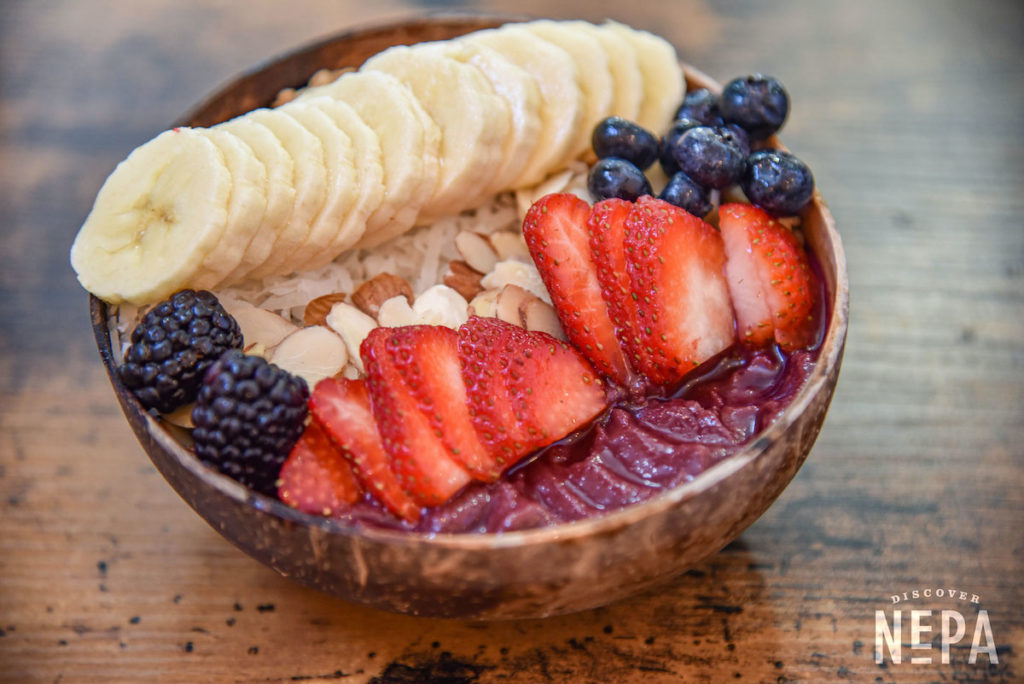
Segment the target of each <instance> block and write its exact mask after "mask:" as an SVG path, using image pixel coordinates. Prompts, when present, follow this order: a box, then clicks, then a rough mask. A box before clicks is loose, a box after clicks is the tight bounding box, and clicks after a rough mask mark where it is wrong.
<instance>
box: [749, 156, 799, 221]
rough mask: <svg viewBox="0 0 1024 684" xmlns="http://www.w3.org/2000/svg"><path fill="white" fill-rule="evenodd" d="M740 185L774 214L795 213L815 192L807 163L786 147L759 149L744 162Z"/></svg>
mask: <svg viewBox="0 0 1024 684" xmlns="http://www.w3.org/2000/svg"><path fill="white" fill-rule="evenodd" d="M740 186H741V187H742V188H743V193H744V194H745V195H746V196H747V198H748V199H749V200H750V201H751V202H753V203H754V204H756V205H757V206H759V207H761V208H762V209H764V210H765V211H767V212H768V213H770V214H774V215H776V216H793V215H795V214H799V213H800V211H801V210H802V209H803V208H804V207H805V206H807V203H808V202H809V201H810V200H811V195H813V194H814V176H812V175H811V170H810V169H809V168H807V164H804V163H803V162H802V161H800V160H799V159H797V158H796V157H795V156H793V155H792V154H790V153H788V152H783V151H782V150H771V149H767V150H758V151H757V152H754V153H753V154H751V155H750V156H749V157H747V161H746V163H745V165H744V169H743V176H742V178H741V179H740Z"/></svg>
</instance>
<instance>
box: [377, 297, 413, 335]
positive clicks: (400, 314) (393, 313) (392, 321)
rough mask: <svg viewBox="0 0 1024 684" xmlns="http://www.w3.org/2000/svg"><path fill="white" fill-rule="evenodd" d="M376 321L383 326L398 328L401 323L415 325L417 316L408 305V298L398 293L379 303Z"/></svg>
mask: <svg viewBox="0 0 1024 684" xmlns="http://www.w3.org/2000/svg"><path fill="white" fill-rule="evenodd" d="M377 322H378V323H379V324H380V325H382V326H383V327H385V328H400V327H402V326H403V325H416V324H417V323H419V317H418V316H417V315H416V312H415V311H413V310H412V307H411V306H409V300H408V299H406V298H405V297H403V296H402V295H398V296H397V297H392V298H391V299H388V300H386V301H385V302H384V303H383V304H381V305H380V312H379V313H378V314H377Z"/></svg>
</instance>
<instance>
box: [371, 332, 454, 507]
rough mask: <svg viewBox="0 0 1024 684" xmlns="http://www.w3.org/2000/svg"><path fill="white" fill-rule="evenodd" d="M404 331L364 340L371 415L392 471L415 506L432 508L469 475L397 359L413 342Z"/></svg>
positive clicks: (405, 368)
mask: <svg viewBox="0 0 1024 684" xmlns="http://www.w3.org/2000/svg"><path fill="white" fill-rule="evenodd" d="M404 330H405V328H376V329H374V330H372V331H371V332H370V334H369V335H368V336H367V337H366V339H365V340H363V344H362V345H361V347H360V355H361V356H362V358H363V366H364V367H365V368H366V385H367V389H368V390H369V393H370V404H371V406H372V407H373V417H374V420H376V421H377V429H378V430H379V431H380V436H381V440H382V442H383V444H384V450H385V451H386V452H387V454H388V458H389V460H390V463H391V469H392V472H394V473H395V475H396V477H397V478H398V482H399V484H400V485H401V486H402V488H403V489H404V490H405V491H406V492H407V493H408V494H409V496H411V497H412V498H413V500H415V501H416V502H417V503H419V504H421V505H424V506H434V505H437V504H439V503H443V502H445V501H447V500H448V499H450V498H451V497H452V495H454V494H455V493H456V492H457V491H459V490H460V489H462V488H463V487H464V486H466V484H468V483H469V480H470V476H469V473H468V472H466V470H465V469H464V468H463V467H462V466H461V465H459V463H458V462H457V461H456V460H455V459H454V458H453V457H452V454H451V452H450V451H449V450H448V447H447V446H446V445H445V443H444V442H443V441H442V440H441V436H440V431H439V430H438V429H437V427H435V424H436V422H437V421H435V420H433V418H434V416H431V417H429V418H428V416H427V414H426V413H425V412H424V411H423V410H422V408H421V404H420V399H419V397H418V396H417V395H416V394H414V393H413V391H412V388H411V387H410V385H409V382H408V380H407V376H408V365H407V364H402V365H401V366H400V365H399V364H398V363H396V358H397V357H399V356H400V355H401V354H403V353H406V352H407V351H408V350H407V349H406V347H407V346H408V345H409V343H408V342H407V340H406V337H405V334H404Z"/></svg>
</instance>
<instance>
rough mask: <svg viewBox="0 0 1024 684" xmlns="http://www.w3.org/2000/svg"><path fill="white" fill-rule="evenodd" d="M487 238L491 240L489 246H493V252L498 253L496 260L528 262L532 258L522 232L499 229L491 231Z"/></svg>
mask: <svg viewBox="0 0 1024 684" xmlns="http://www.w3.org/2000/svg"><path fill="white" fill-rule="evenodd" d="M488 239H489V240H490V241H491V247H493V248H494V252H495V254H497V255H498V261H507V260H509V259H515V260H517V261H524V262H530V261H532V260H533V259H532V258H531V257H530V249H529V248H528V247H527V246H526V240H525V239H524V238H523V234H522V233H513V232H512V231H510V230H500V231H498V232H497V233H492V234H491V235H490V237H489V238H488Z"/></svg>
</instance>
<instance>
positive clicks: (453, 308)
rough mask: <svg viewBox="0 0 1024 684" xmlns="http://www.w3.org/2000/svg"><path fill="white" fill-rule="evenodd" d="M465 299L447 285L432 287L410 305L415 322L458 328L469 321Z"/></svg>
mask: <svg viewBox="0 0 1024 684" xmlns="http://www.w3.org/2000/svg"><path fill="white" fill-rule="evenodd" d="M468 307H469V305H468V304H467V303H466V299H465V298H464V297H463V296H462V295H460V294H459V293H458V292H456V291H455V290H453V289H452V288H450V287H448V286H447V285H434V286H433V287H431V288H428V289H427V290H426V291H425V292H424V293H423V294H421V295H420V296H419V297H417V298H416V302H415V303H414V304H413V305H412V309H413V313H414V314H415V315H416V319H417V320H416V322H417V323H420V324H425V325H444V326H447V327H449V328H458V327H459V326H460V325H462V324H463V323H465V322H466V321H467V320H468V319H469V314H468V312H467V309H468Z"/></svg>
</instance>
